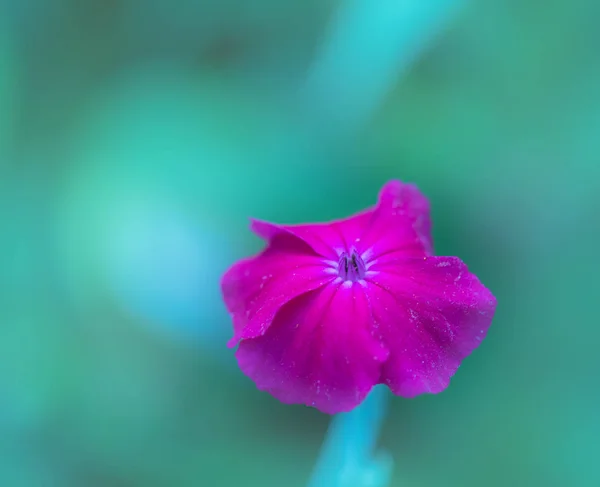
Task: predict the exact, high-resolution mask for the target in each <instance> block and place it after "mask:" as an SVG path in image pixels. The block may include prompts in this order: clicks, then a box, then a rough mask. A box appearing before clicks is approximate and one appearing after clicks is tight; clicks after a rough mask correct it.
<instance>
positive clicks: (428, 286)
mask: <svg viewBox="0 0 600 487" xmlns="http://www.w3.org/2000/svg"><path fill="white" fill-rule="evenodd" d="M367 280H368V286H369V288H368V296H369V299H370V302H371V306H372V307H373V310H374V319H375V321H376V323H377V324H378V326H379V328H378V329H379V331H380V333H381V336H382V338H383V340H384V341H385V343H386V345H387V347H388V348H389V349H390V358H389V360H388V361H387V362H386V363H385V365H384V366H383V369H382V376H381V382H382V383H385V384H387V385H388V386H389V387H390V389H391V390H392V392H394V394H397V395H400V396H405V397H413V396H416V395H418V394H423V393H438V392H441V391H442V390H444V389H445V388H446V387H447V386H448V384H449V383H450V378H451V377H452V375H454V373H455V372H456V370H457V369H458V367H459V365H460V363H461V361H462V360H463V359H464V358H465V357H466V356H467V355H469V354H470V353H471V352H472V351H473V350H474V349H475V348H477V347H478V346H479V344H480V343H481V340H483V338H484V337H485V335H486V333H487V330H488V327H489V326H490V324H491V321H492V318H493V316H494V311H495V308H496V299H495V298H494V296H493V295H492V293H491V292H490V291H489V290H488V289H487V288H486V287H485V286H483V285H482V284H481V282H479V280H478V279H477V277H476V276H475V275H473V274H471V273H470V272H469V271H468V269H467V266H466V265H465V264H464V263H463V262H462V261H461V260H460V259H458V258H456V257H425V258H421V259H404V260H397V261H396V262H395V263H391V262H389V263H388V264H387V265H381V267H380V268H379V270H377V271H375V272H373V273H372V275H371V276H370V277H368V279H367Z"/></svg>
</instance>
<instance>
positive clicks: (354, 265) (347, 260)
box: [338, 250, 366, 282]
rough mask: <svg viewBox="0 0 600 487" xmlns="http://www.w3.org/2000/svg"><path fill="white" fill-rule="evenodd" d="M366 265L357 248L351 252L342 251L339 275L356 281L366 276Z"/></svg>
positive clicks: (345, 279) (346, 279)
mask: <svg viewBox="0 0 600 487" xmlns="http://www.w3.org/2000/svg"><path fill="white" fill-rule="evenodd" d="M365 272H366V266H365V263H364V261H363V260H362V258H361V257H360V255H358V252H356V250H352V252H351V254H350V255H348V253H347V252H342V254H341V255H340V260H339V265H338V275H339V276H340V277H341V278H342V279H343V280H344V281H351V282H356V281H359V280H361V279H363V278H364V277H365Z"/></svg>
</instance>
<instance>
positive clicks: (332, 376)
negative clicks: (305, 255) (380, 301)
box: [236, 283, 389, 414]
mask: <svg viewBox="0 0 600 487" xmlns="http://www.w3.org/2000/svg"><path fill="white" fill-rule="evenodd" d="M364 291H365V289H364V286H362V285H361V284H358V283H354V284H349V283H339V284H330V285H327V286H324V287H322V288H320V289H318V290H315V291H312V292H309V293H306V294H303V295H302V296H299V297H297V298H296V299H294V300H293V301H291V302H289V303H288V304H286V305H285V306H284V307H282V308H281V310H280V311H279V313H277V316H276V317H275V320H274V321H273V324H272V326H271V327H270V328H269V329H268V330H267V332H266V333H265V334H264V335H263V336H261V337H258V338H254V339H250V340H242V342H241V343H240V346H239V349H238V351H237V354H236V356H237V358H238V362H239V365H240V368H241V369H242V371H243V372H244V373H245V374H246V375H248V376H249V377H250V378H251V379H252V380H254V382H255V383H256V385H257V387H258V388H259V389H261V390H266V391H268V392H270V393H271V394H272V395H273V396H275V397H276V398H277V399H279V400H280V401H282V402H284V403H287V404H292V403H293V404H306V405H308V406H314V407H316V408H317V409H319V410H321V411H322V412H325V413H329V414H335V413H338V412H341V411H350V410H351V409H353V408H354V407H355V406H357V405H358V404H359V403H360V402H361V401H362V400H363V399H364V398H365V397H366V395H367V394H368V392H369V391H370V390H371V387H372V386H373V385H375V384H376V383H377V382H378V380H379V377H380V372H381V364H382V363H383V362H384V361H385V360H386V359H387V358H388V355H389V354H388V351H387V349H386V348H385V347H384V346H383V345H382V344H381V343H380V342H379V341H378V340H377V339H375V338H374V337H373V335H372V333H371V330H370V325H371V323H372V319H371V313H370V309H369V305H368V302H367V300H366V297H365V292H364Z"/></svg>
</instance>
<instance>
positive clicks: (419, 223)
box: [360, 181, 433, 260]
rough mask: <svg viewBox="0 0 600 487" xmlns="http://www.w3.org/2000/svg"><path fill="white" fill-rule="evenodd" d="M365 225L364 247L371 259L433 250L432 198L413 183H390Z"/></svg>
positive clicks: (420, 254)
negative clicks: (426, 195)
mask: <svg viewBox="0 0 600 487" xmlns="http://www.w3.org/2000/svg"><path fill="white" fill-rule="evenodd" d="M365 226H366V228H367V229H366V230H365V232H364V233H363V235H362V236H361V238H360V240H361V247H362V253H363V255H365V257H366V258H368V259H370V260H380V259H389V258H398V257H399V256H404V257H409V256H413V257H419V256H423V255H431V254H432V253H433V243H432V239H431V219H430V215H429V201H428V200H427V198H425V196H423V194H422V193H421V192H420V191H419V190H418V188H417V187H416V186H415V185H413V184H405V183H402V182H400V181H390V182H389V183H387V184H386V185H385V186H384V187H383V189H382V190H381V192H380V194H379V202H378V203H377V206H376V208H375V210H374V211H373V213H372V217H371V219H370V221H369V222H368V223H367V224H366V225H365Z"/></svg>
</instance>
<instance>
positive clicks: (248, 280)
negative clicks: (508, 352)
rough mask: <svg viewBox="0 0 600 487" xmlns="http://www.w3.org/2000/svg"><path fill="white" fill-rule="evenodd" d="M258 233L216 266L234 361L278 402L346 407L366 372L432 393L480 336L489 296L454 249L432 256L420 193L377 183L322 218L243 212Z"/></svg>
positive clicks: (402, 389)
mask: <svg viewBox="0 0 600 487" xmlns="http://www.w3.org/2000/svg"><path fill="white" fill-rule="evenodd" d="M252 230H253V231H254V232H255V233H257V234H258V235H259V236H261V237H262V238H264V239H265V240H266V241H267V242H268V244H267V247H266V249H265V250H264V251H263V252H261V253H260V254H259V255H257V256H255V257H253V258H249V259H245V260H242V261H240V262H238V263H236V264H235V265H233V267H231V268H230V269H229V270H228V271H227V272H226V273H225V275H224V276H223V280H222V283H221V284H222V290H223V296H224V299H225V304H226V306H227V308H228V310H229V312H230V313H231V316H232V319H233V329H234V336H233V338H232V339H231V340H230V342H229V346H230V347H233V346H235V345H236V344H237V343H239V348H238V350H237V353H236V356H237V359H238V363H239V366H240V368H241V369H242V371H243V372H244V373H245V374H246V375H247V376H248V377H250V378H251V379H252V380H253V381H254V382H255V383H256V385H257V387H258V388H259V389H261V390H264V391H268V392H269V393H271V394H272V395H273V396H275V397H276V398H278V399H279V400H280V401H282V402H284V403H299V404H306V405H308V406H313V407H316V408H317V409H319V410H321V411H323V412H325V413H330V414H333V413H338V412H341V411H349V410H351V409H353V408H354V407H356V406H357V405H358V404H359V403H360V402H361V401H362V400H363V399H364V398H365V397H366V395H367V394H368V393H369V391H370V390H371V388H372V387H373V386H374V385H375V384H379V383H382V384H386V385H387V386H389V388H390V389H391V390H392V392H393V393H394V394H397V395H399V396H404V397H413V396H416V395H418V394H423V393H434V394H435V393H438V392H441V391H443V390H444V389H445V388H446V387H447V386H448V384H449V383H450V378H451V377H452V375H453V374H454V373H455V372H456V370H457V369H458V367H459V365H460V363H461V361H462V359H464V358H465V357H466V356H467V355H469V354H470V353H471V352H472V351H473V350H474V349H475V348H477V346H478V345H479V344H480V343H481V340H482V339H483V338H484V337H485V335H486V332H487V329H488V327H489V326H490V323H491V321H492V318H493V315H494V310H495V308H496V299H495V298H494V296H493V295H492V293H491V292H490V291H489V290H488V289H486V288H485V287H484V286H483V284H481V282H479V280H478V279H477V277H476V276H475V275H473V274H471V273H470V272H469V271H468V269H467V266H466V265H465V264H464V263H463V262H462V261H461V260H460V259H458V258H457V257H434V256H433V255H432V254H433V249H432V241H431V221H430V218H429V203H428V201H427V199H426V198H425V197H424V196H423V195H422V194H421V193H420V192H419V190H418V189H417V188H416V187H415V186H414V185H410V184H403V183H401V182H399V181H391V182H389V183H388V184H386V185H385V187H384V188H383V189H382V191H381V193H380V195H379V201H378V203H377V205H376V206H375V207H374V208H370V209H368V210H366V211H363V212H362V213H359V214H356V215H354V216H351V217H350V218H347V219H345V220H339V221H334V222H331V223H322V224H307V225H276V224H272V223H267V222H262V221H253V222H252Z"/></svg>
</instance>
